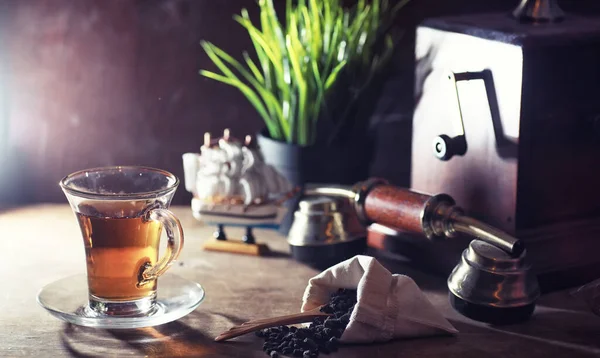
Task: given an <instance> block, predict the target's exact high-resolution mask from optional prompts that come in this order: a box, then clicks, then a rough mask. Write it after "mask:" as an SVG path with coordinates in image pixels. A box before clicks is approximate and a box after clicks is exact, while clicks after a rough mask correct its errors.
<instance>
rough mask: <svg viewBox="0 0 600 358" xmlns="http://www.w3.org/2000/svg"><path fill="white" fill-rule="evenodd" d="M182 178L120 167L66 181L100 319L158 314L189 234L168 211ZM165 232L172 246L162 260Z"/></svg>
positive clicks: (93, 310) (92, 306)
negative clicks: (160, 282) (166, 278)
mask: <svg viewBox="0 0 600 358" xmlns="http://www.w3.org/2000/svg"><path fill="white" fill-rule="evenodd" d="M178 185H179V179H177V177H176V176H174V175H173V174H171V173H169V172H166V171H164V170H160V169H154V168H148V167H138V166H119V167H104V168H93V169H86V170H81V171H78V172H75V173H73V174H70V175H68V176H66V177H65V178H64V179H62V180H61V181H60V186H61V188H62V190H63V192H64V193H65V195H66V197H67V199H68V200H69V203H70V204H71V208H72V209H73V211H74V212H75V215H76V217H77V220H78V222H79V226H80V229H81V234H82V237H83V243H84V246H85V255H86V263H87V281H88V291H89V295H88V296H89V298H88V300H89V305H88V307H86V314H90V315H94V316H102V315H105V316H126V317H131V316H144V315H149V314H152V313H153V312H154V311H155V309H156V290H157V278H158V277H159V276H160V275H162V274H163V273H164V272H165V271H166V270H167V269H168V268H169V267H170V266H171V264H172V263H173V262H174V261H175V260H176V259H177V257H178V256H179V253H180V252H181V249H182V247H183V230H182V227H181V224H180V222H179V220H178V219H177V217H175V215H173V213H172V212H171V211H169V210H168V209H167V208H168V207H169V205H170V203H171V199H172V198H173V194H174V193H175V191H176V190H177V186H178ZM163 229H164V230H165V232H166V234H167V237H168V243H167V249H166V252H165V254H164V255H163V256H162V257H161V258H160V259H159V257H158V251H159V241H160V238H161V233H162V230H163Z"/></svg>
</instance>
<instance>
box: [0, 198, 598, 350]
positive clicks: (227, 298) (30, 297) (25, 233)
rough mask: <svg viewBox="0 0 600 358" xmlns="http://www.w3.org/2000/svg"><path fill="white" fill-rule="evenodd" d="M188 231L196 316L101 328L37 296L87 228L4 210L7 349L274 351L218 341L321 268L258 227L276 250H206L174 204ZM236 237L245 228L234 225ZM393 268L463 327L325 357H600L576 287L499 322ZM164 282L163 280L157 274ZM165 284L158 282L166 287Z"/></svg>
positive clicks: (248, 342) (2, 302)
mask: <svg viewBox="0 0 600 358" xmlns="http://www.w3.org/2000/svg"><path fill="white" fill-rule="evenodd" d="M173 211H174V212H175V213H176V214H177V215H178V216H179V218H180V219H181V221H182V224H183V226H184V231H185V235H186V236H185V240H186V241H185V247H184V250H183V252H182V254H181V256H180V260H179V262H178V263H177V264H176V265H174V266H173V267H172V268H171V270H170V271H171V272H172V273H174V274H177V275H179V276H182V277H184V278H186V279H189V280H194V281H196V282H199V283H200V284H202V285H203V286H204V288H205V290H206V293H207V298H206V300H205V301H204V302H203V303H202V304H201V305H200V306H199V307H198V308H197V309H196V310H195V311H194V312H192V313H191V314H189V315H188V316H186V317H184V318H182V319H180V320H178V321H176V322H173V323H169V324H165V325H162V326H158V327H154V328H144V329H136V330H100V329H91V328H82V327H78V326H74V325H69V324H66V323H64V322H62V321H60V320H58V319H56V318H54V317H53V316H51V315H50V314H49V313H47V312H46V311H45V310H44V309H43V308H41V307H40V306H38V304H37V303H36V294H37V292H38V291H39V289H40V288H41V287H43V286H44V285H46V284H49V283H51V282H53V281H55V280H58V279H60V278H63V277H65V276H69V275H72V274H78V273H84V272H85V258H84V251H83V245H82V240H81V239H80V233H79V228H78V226H77V223H76V221H75V218H74V215H73V214H72V212H71V209H70V208H69V207H68V206H67V205H36V206H29V207H23V208H17V209H13V210H6V211H4V212H2V213H0V235H1V239H0V253H2V256H1V259H0V272H1V273H0V275H1V276H0V287H1V288H2V291H1V292H0V310H1V311H0V356H2V357H6V356H8V357H13V356H14V357H18V356H36V357H59V356H81V357H106V356H119V357H136V356H160V357H176V356H198V357H267V356H266V355H265V354H264V353H263V352H262V351H261V346H262V340H261V339H259V338H257V337H255V336H254V335H253V334H250V335H246V336H243V337H240V338H237V339H234V340H232V341H229V342H223V343H216V342H214V341H213V338H214V337H215V336H216V335H217V334H218V333H220V332H222V331H224V330H227V329H228V328H229V327H231V326H232V325H235V324H239V323H241V322H243V321H246V320H249V319H254V318H259V317H267V316H275V315H282V314H289V313H294V312H297V311H299V308H300V299H301V295H302V293H303V291H304V288H305V286H306V283H307V280H308V279H309V278H310V277H312V276H314V275H315V274H317V273H318V272H317V271H316V270H314V269H312V268H309V267H306V266H304V265H302V264H299V263H297V262H295V261H293V260H292V259H290V258H289V254H288V247H287V244H286V242H285V240H284V238H282V237H281V236H279V235H278V234H277V233H276V232H273V231H261V230H257V231H256V233H255V234H256V237H257V240H258V241H260V242H265V243H267V244H268V245H269V246H270V247H271V248H272V249H273V250H274V251H276V255H274V256H273V257H264V258H258V257H251V256H241V255H233V254H227V253H217V252H205V251H203V250H202V249H201V244H202V242H203V241H204V240H206V239H207V238H208V237H209V236H210V234H211V233H212V231H213V228H212V227H207V226H203V225H202V223H200V222H197V221H195V220H194V219H193V217H192V215H191V212H190V210H189V208H188V207H175V208H173ZM227 232H228V234H229V235H230V236H231V237H233V236H235V235H241V234H242V231H241V230H240V229H228V230H227ZM379 259H380V262H382V263H383V264H384V265H385V266H386V267H388V268H389V269H390V270H392V271H393V272H397V273H403V274H407V275H409V276H411V277H413V278H414V279H415V281H416V282H417V283H418V284H419V286H420V287H421V289H423V290H424V291H425V292H426V294H427V297H428V298H429V300H430V301H431V302H432V303H433V305H434V306H436V307H437V308H438V309H439V310H440V311H441V312H442V313H443V314H444V315H445V316H446V317H447V318H448V319H449V320H450V321H451V322H452V324H454V326H455V327H456V328H457V329H458V330H459V331H460V333H459V335H458V336H456V337H432V338H426V339H412V340H401V341H393V342H388V343H385V344H371V345H353V346H344V347H343V348H341V349H340V350H339V351H338V352H337V353H336V354H332V355H321V357H332V358H336V357H351V358H352V357H440V356H444V357H477V358H482V357H485V358H490V357H576V356H581V357H588V356H600V317H597V316H594V315H592V314H591V313H589V311H588V310H587V308H586V307H585V305H584V304H583V303H582V302H580V301H578V300H576V299H574V298H572V297H571V296H570V295H569V294H568V292H555V293H552V294H549V295H545V296H543V297H542V298H541V299H540V300H539V302H538V306H537V308H536V312H535V313H534V316H533V317H532V319H531V320H529V321H528V322H526V323H523V324H519V325H512V326H505V327H491V326H488V325H485V324H481V323H478V322H475V321H472V320H469V319H467V318H465V317H463V316H461V315H459V314H458V313H456V312H454V311H453V310H452V308H451V307H450V306H449V304H448V302H447V291H446V288H445V279H444V278H441V277H434V276H429V275H426V274H424V273H422V272H419V271H416V270H415V269H412V268H411V267H410V266H409V265H407V264H406V263H402V262H401V261H399V260H396V259H392V258H389V257H387V258H383V257H379ZM159 282H160V281H159ZM159 287H160V285H159Z"/></svg>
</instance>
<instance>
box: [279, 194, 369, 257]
mask: <svg viewBox="0 0 600 358" xmlns="http://www.w3.org/2000/svg"><path fill="white" fill-rule="evenodd" d="M287 241H288V243H289V244H290V250H291V253H292V257H294V258H295V259H296V260H298V261H301V262H304V263H307V264H311V265H314V266H317V267H327V266H330V265H333V264H336V263H338V262H341V261H344V260H346V259H348V258H350V257H352V256H354V255H358V254H360V253H362V252H364V250H365V249H366V246H367V231H366V229H365V228H364V227H363V226H362V225H361V223H360V222H359V220H358V217H357V215H356V212H355V211H354V209H353V208H352V206H351V205H350V202H349V200H348V199H345V198H334V197H327V196H309V197H306V198H304V199H302V200H301V201H300V203H299V208H298V210H297V211H296V212H295V213H294V222H293V224H292V226H291V228H290V232H289V234H288V239H287Z"/></svg>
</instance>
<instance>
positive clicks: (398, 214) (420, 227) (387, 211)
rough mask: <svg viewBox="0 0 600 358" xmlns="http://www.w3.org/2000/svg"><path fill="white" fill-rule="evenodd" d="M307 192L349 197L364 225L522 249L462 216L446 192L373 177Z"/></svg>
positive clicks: (516, 242)
mask: <svg viewBox="0 0 600 358" xmlns="http://www.w3.org/2000/svg"><path fill="white" fill-rule="evenodd" d="M307 194H324V195H333V196H344V197H347V198H349V199H351V200H352V201H353V202H354V207H355V209H356V212H357V214H358V216H359V218H360V219H361V221H362V222H363V223H364V224H366V225H368V224H372V223H378V224H380V225H383V226H387V227H390V228H393V229H396V230H398V231H403V232H409V233H413V234H418V235H422V236H425V237H426V238H428V239H432V240H433V239H436V238H446V237H455V236H456V235H457V233H459V232H460V233H464V234H468V235H472V236H475V237H477V238H479V239H481V240H483V241H486V242H488V243H490V244H492V245H494V246H496V247H498V248H500V249H502V250H504V251H506V252H507V253H509V254H511V255H514V256H518V255H520V254H521V253H522V252H523V250H524V249H525V248H524V245H523V242H522V241H520V240H518V239H516V238H514V237H512V236H510V235H508V234H507V233H505V232H503V231H501V230H498V229H496V228H494V227H492V226H490V225H487V224H485V223H483V222H481V221H478V220H475V219H473V218H471V217H469V216H466V215H464V213H463V210H462V209H461V208H459V207H457V206H456V205H455V202H454V199H452V197H451V196H449V195H446V194H438V195H433V196H431V195H427V194H423V193H419V192H416V191H412V190H409V189H404V188H399V187H396V186H393V185H390V184H388V182H387V181H385V180H383V179H375V178H374V179H368V180H366V181H364V182H361V183H358V184H356V185H355V186H354V187H353V189H352V190H348V189H343V188H313V189H311V190H309V191H308V192H307Z"/></svg>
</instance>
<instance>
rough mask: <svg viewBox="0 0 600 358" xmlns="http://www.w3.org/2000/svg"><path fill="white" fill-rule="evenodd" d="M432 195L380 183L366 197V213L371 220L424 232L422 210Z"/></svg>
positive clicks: (414, 231)
mask: <svg viewBox="0 0 600 358" xmlns="http://www.w3.org/2000/svg"><path fill="white" fill-rule="evenodd" d="M429 199H431V196H429V195H425V194H421V193H417V192H414V191H410V190H408V189H403V188H399V187H395V186H392V185H387V184H384V185H378V186H376V187H374V188H373V189H371V190H370V191H369V193H368V195H367V196H366V198H365V202H364V213H365V216H366V217H367V218H368V219H369V221H371V222H376V223H379V224H382V225H385V226H388V227H391V228H395V229H399V230H401V231H405V232H411V233H415V234H424V232H423V225H422V221H421V220H422V212H423V210H424V208H425V205H426V204H427V202H428V200H429Z"/></svg>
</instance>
